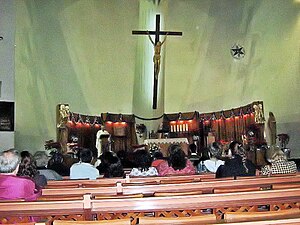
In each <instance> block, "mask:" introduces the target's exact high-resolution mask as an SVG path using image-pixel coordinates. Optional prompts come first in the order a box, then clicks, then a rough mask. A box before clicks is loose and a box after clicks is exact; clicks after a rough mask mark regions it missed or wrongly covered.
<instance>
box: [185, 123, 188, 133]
mask: <svg viewBox="0 0 300 225" xmlns="http://www.w3.org/2000/svg"><path fill="white" fill-rule="evenodd" d="M185 130H186V131H189V125H188V124H187V123H186V124H185Z"/></svg>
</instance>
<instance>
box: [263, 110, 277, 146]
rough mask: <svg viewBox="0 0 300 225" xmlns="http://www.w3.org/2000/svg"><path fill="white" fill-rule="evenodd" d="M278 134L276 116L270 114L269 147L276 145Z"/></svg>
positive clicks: (267, 129) (267, 127)
mask: <svg viewBox="0 0 300 225" xmlns="http://www.w3.org/2000/svg"><path fill="white" fill-rule="evenodd" d="M276 133H277V131H276V119H275V116H274V114H273V113H272V112H269V118H268V122H267V126H266V139H267V142H268V144H269V145H276V138H277V134H276Z"/></svg>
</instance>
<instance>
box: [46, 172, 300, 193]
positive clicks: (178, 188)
mask: <svg viewBox="0 0 300 225" xmlns="http://www.w3.org/2000/svg"><path fill="white" fill-rule="evenodd" d="M144 179H146V178H144ZM90 182H92V181H90ZM94 182H96V183H97V182H98V181H94ZM129 184H130V185H129ZM299 184H300V175H282V176H275V177H252V178H245V179H237V180H233V179H231V180H228V179H224V180H213V181H205V182H191V183H182V182H181V181H180V182H179V183H171V184H149V183H148V184H147V183H144V185H139V183H122V184H121V183H119V185H114V186H101V185H100V186H98V187H97V186H94V187H90V188H83V187H82V188H70V187H67V188H63V187H61V188H53V189H43V190H42V195H43V196H55V195H64V196H67V195H73V196H74V195H77V196H79V195H84V194H87V193H90V194H97V195H114V194H117V193H122V194H124V195H130V194H144V195H146V196H151V195H154V193H159V192H193V191H202V193H213V192H214V190H216V189H218V192H219V193H220V192H222V190H225V191H223V192H228V191H226V189H227V190H231V191H233V190H236V191H239V190H241V189H243V188H244V189H246V190H245V191H247V188H258V189H271V187H276V189H284V188H289V187H291V186H284V185H292V186H294V187H295V188H297V187H298V186H297V185H299ZM280 185H281V186H282V188H280ZM253 190H254V189H253Z"/></svg>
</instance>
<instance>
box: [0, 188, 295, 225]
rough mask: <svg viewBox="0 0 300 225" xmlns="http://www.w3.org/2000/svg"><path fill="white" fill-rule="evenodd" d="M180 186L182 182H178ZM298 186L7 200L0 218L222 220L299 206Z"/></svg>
mask: <svg viewBox="0 0 300 225" xmlns="http://www.w3.org/2000/svg"><path fill="white" fill-rule="evenodd" d="M178 185H181V184H178ZM299 204H300V188H293V189H283V190H270V191H267V192H262V191H253V192H251V194H249V193H247V192H238V193H225V194H206V195H186V196H172V197H169V196H168V197H147V198H122V199H92V198H91V195H84V199H83V200H70V201H41V202H8V203H6V202H5V203H0V221H6V222H7V223H9V222H11V221H14V222H18V218H22V217H24V216H25V217H26V216H27V217H28V218H27V221H26V219H23V220H22V221H23V222H29V218H30V216H33V217H39V218H40V219H46V220H48V221H50V222H51V221H53V220H55V219H61V220H93V219H94V218H95V219H97V220H106V219H126V218H127V219H129V218H131V220H132V224H133V225H134V224H137V221H138V218H139V217H143V216H146V215H147V216H149V215H151V216H156V217H161V216H162V217H173V216H176V217H185V216H202V215H206V214H214V215H215V216H216V218H217V221H221V219H222V217H223V215H224V214H225V213H227V212H243V211H251V212H254V211H260V210H261V209H260V207H259V206H260V205H270V209H271V210H274V209H277V210H284V209H289V208H299Z"/></svg>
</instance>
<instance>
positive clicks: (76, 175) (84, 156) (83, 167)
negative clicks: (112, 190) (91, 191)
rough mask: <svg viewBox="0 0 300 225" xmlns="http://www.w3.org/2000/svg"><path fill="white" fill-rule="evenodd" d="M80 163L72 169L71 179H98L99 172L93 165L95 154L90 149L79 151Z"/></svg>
mask: <svg viewBox="0 0 300 225" xmlns="http://www.w3.org/2000/svg"><path fill="white" fill-rule="evenodd" d="M79 160H80V161H79V162H78V163H75V164H73V165H72V166H71V168H70V179H90V180H95V179H97V178H98V177H99V176H100V174H99V171H98V170H97V169H96V168H95V167H94V166H93V165H92V164H91V162H92V161H93V152H92V151H91V150H90V149H88V148H82V149H80V150H79Z"/></svg>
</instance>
